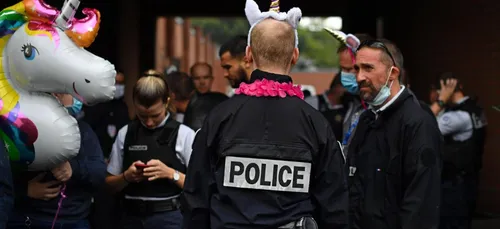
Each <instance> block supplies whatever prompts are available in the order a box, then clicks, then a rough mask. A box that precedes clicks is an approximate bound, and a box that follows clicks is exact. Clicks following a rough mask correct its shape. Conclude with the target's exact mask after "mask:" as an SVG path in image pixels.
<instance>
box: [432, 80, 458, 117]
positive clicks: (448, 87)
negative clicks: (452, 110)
mask: <svg viewBox="0 0 500 229" xmlns="http://www.w3.org/2000/svg"><path fill="white" fill-rule="evenodd" d="M439 83H440V84H441V90H440V92H439V98H438V101H436V102H434V103H432V104H431V110H432V113H434V116H438V115H439V113H440V112H441V111H442V110H443V109H444V105H445V104H447V103H448V101H449V100H450V98H451V96H452V95H453V93H454V92H455V89H456V87H457V80H456V79H447V80H446V82H444V81H443V80H441V81H439Z"/></svg>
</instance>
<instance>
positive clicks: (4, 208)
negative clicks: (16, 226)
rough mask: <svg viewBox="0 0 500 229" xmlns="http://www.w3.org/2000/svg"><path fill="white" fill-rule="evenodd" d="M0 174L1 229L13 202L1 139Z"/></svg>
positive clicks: (8, 170)
mask: <svg viewBox="0 0 500 229" xmlns="http://www.w3.org/2000/svg"><path fill="white" fill-rule="evenodd" d="M0 174H1V176H0V229H3V228H5V224H6V223H7V220H8V214H9V212H10V211H11V210H12V205H13V203H14V194H13V188H12V173H11V171H10V161H9V156H8V155H7V151H6V150H5V145H4V142H3V141H0Z"/></svg>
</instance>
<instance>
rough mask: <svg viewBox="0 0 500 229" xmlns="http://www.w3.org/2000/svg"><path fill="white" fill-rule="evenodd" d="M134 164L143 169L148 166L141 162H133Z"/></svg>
mask: <svg viewBox="0 0 500 229" xmlns="http://www.w3.org/2000/svg"><path fill="white" fill-rule="evenodd" d="M134 165H135V167H136V168H138V169H144V168H147V167H149V165H146V164H143V163H135V164H134Z"/></svg>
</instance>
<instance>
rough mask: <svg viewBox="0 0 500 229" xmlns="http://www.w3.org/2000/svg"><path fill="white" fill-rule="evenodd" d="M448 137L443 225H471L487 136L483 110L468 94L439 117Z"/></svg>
mask: <svg viewBox="0 0 500 229" xmlns="http://www.w3.org/2000/svg"><path fill="white" fill-rule="evenodd" d="M438 124H439V129H440V130H441V133H442V134H443V136H444V139H445V147H444V158H443V162H444V163H443V165H444V167H443V206H442V208H441V209H442V219H441V224H442V228H448V227H454V228H470V222H471V217H472V214H473V213H474V212H473V211H474V208H475V202H476V196H477V182H478V173H479V170H480V169H481V167H482V154H483V147H484V141H485V137H486V128H485V127H486V125H487V122H486V118H485V116H484V113H483V110H482V109H481V108H480V107H479V106H477V104H476V102H475V101H473V100H472V99H470V98H469V97H467V96H466V97H464V98H463V99H462V100H460V101H458V103H457V104H455V105H453V106H452V107H450V108H447V109H446V110H445V112H444V113H443V114H442V115H441V116H439V117H438Z"/></svg>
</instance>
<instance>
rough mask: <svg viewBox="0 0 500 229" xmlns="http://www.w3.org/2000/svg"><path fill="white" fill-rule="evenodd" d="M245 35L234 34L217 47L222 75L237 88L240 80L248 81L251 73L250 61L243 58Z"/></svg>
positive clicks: (245, 42)
mask: <svg viewBox="0 0 500 229" xmlns="http://www.w3.org/2000/svg"><path fill="white" fill-rule="evenodd" d="M246 47H247V36H246V35H239V36H235V37H233V38H232V39H230V40H229V41H227V42H226V43H224V44H222V46H221V47H220V49H219V58H220V65H221V67H222V68H223V69H224V77H225V78H226V79H227V80H228V81H229V85H231V87H232V88H238V87H239V86H240V84H241V83H242V82H245V83H248V80H249V79H250V74H251V73H252V70H253V69H252V63H251V62H249V61H248V60H247V59H246V58H245V50H246Z"/></svg>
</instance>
